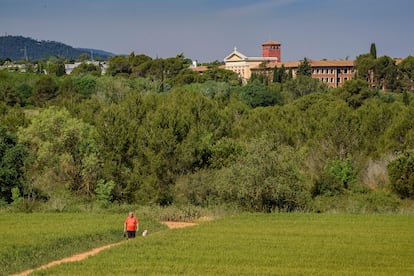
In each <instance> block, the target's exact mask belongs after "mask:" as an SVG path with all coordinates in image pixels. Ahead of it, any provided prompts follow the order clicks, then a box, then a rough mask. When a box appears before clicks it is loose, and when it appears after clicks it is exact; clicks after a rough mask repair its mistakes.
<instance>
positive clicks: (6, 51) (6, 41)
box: [0, 35, 115, 61]
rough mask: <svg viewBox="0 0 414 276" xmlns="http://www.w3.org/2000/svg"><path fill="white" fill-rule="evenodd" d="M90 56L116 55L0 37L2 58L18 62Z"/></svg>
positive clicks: (11, 37) (33, 40)
mask: <svg viewBox="0 0 414 276" xmlns="http://www.w3.org/2000/svg"><path fill="white" fill-rule="evenodd" d="M84 53H86V54H88V55H89V56H90V57H91V56H93V58H94V59H104V60H106V59H108V58H109V57H111V56H115V54H113V53H110V52H107V51H103V50H98V49H89V48H74V47H72V46H69V45H66V44H64V43H61V42H56V41H44V40H41V41H39V40H35V39H32V38H29V37H23V36H12V35H7V36H0V58H2V59H6V58H9V59H11V60H13V61H18V60H38V59H44V58H47V57H49V56H57V57H63V58H69V59H76V58H78V57H79V56H80V55H81V54H84Z"/></svg>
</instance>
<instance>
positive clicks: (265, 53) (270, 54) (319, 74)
mask: <svg viewBox="0 0 414 276" xmlns="http://www.w3.org/2000/svg"><path fill="white" fill-rule="evenodd" d="M281 48H282V45H281V43H279V42H276V41H267V42H265V43H263V44H262V56H261V57H247V56H245V55H243V54H242V53H241V52H239V51H238V50H237V49H236V48H235V49H234V51H233V52H232V53H230V54H229V55H228V56H227V57H226V58H225V59H224V63H225V68H226V69H228V70H232V71H234V72H236V73H238V74H239V75H240V77H241V79H242V81H243V82H244V83H246V82H247V80H249V79H250V77H251V75H252V73H253V72H255V73H257V74H266V75H267V76H269V78H271V77H272V76H273V74H271V72H272V71H273V69H274V68H275V67H278V68H280V67H282V66H283V67H284V68H285V69H286V71H287V72H288V71H291V72H292V76H293V77H295V76H296V72H297V69H298V67H299V64H300V63H301V61H290V62H282V60H281ZM308 61H309V64H310V66H311V68H312V78H316V79H319V80H320V81H322V82H324V83H326V84H327V85H328V86H329V87H338V86H341V85H343V83H344V82H345V81H347V80H350V79H352V78H353V77H354V74H355V72H354V61H353V60H308Z"/></svg>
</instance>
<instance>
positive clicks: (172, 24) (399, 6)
mask: <svg viewBox="0 0 414 276" xmlns="http://www.w3.org/2000/svg"><path fill="white" fill-rule="evenodd" d="M413 14H414V1H413V0H0V35H5V34H8V35H22V36H28V37H31V38H34V39H37V40H53V41H59V42H63V43H66V44H68V45H71V46H74V47H84V48H95V49H101V50H106V51H110V52H113V53H115V54H129V53H131V52H132V51H134V52H135V53H136V54H141V53H142V54H146V55H149V56H151V57H153V58H155V57H157V56H158V57H171V56H175V55H177V54H179V53H184V55H185V56H186V57H188V58H191V59H196V60H199V61H202V62H208V61H214V60H223V58H224V57H225V56H227V55H228V54H229V53H230V52H231V51H232V50H233V48H234V47H237V49H238V50H239V51H240V52H242V53H243V54H245V55H247V56H260V55H261V43H262V42H265V41H267V40H269V39H272V40H276V41H279V42H281V43H282V60H283V61H293V60H299V59H303V57H307V58H310V59H323V58H327V59H345V58H346V57H348V58H350V59H354V58H355V57H356V56H357V55H359V54H362V53H367V52H369V48H370V45H371V43H375V44H376V48H377V54H378V56H381V55H387V56H390V57H402V58H404V57H406V56H408V55H414V35H413V34H414V28H413V25H414V24H413V22H414V20H413V19H414V16H413Z"/></svg>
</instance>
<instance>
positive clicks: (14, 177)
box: [0, 126, 27, 203]
mask: <svg viewBox="0 0 414 276" xmlns="http://www.w3.org/2000/svg"><path fill="white" fill-rule="evenodd" d="M26 156H27V149H26V148H25V147H24V146H23V145H21V144H18V142H17V136H16V135H14V134H11V133H9V132H8V131H7V129H6V128H5V127H3V126H1V127H0V201H5V202H7V203H10V202H12V189H13V188H16V189H18V190H21V191H23V189H24V174H23V172H24V162H25V159H26Z"/></svg>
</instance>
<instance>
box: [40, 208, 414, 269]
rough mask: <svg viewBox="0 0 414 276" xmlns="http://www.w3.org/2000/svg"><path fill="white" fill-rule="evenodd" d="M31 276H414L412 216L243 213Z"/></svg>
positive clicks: (163, 233) (144, 239) (154, 236)
mask: <svg viewBox="0 0 414 276" xmlns="http://www.w3.org/2000/svg"><path fill="white" fill-rule="evenodd" d="M149 230H150V231H151V229H149ZM34 275H414V216H412V215H395V214H394V215H385V214H380V215H355V214H296V213H293V214H292V213H280V214H267V215H266V214H243V215H237V216H232V217H227V218H223V219H217V220H214V221H209V222H203V223H200V224H199V225H197V226H193V227H189V228H184V229H172V230H166V231H159V232H156V233H152V234H150V235H149V236H147V237H138V238H137V239H135V240H131V241H128V242H126V243H124V244H121V245H119V246H116V247H112V248H110V249H108V250H105V251H103V252H101V253H99V254H98V255H95V256H92V257H89V258H88V259H86V260H84V261H80V262H75V263H65V264H61V265H58V266H55V267H52V268H50V269H47V270H42V271H37V272H35V273H34Z"/></svg>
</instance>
